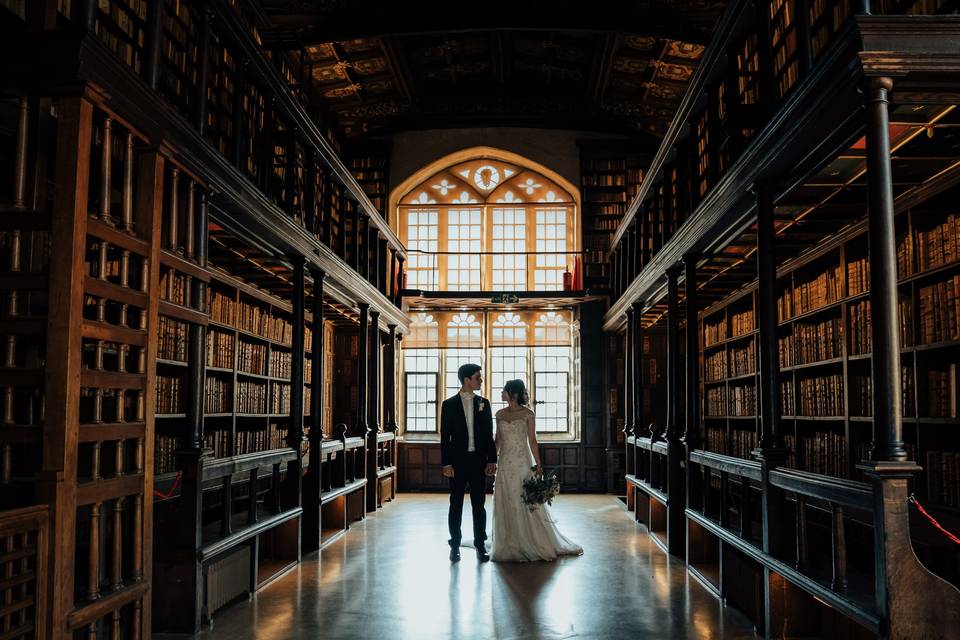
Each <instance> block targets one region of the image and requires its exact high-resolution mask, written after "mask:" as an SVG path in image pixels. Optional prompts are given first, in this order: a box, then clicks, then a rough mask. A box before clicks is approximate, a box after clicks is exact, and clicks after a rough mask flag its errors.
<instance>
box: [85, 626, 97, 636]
mask: <svg viewBox="0 0 960 640" xmlns="http://www.w3.org/2000/svg"><path fill="white" fill-rule="evenodd" d="M87 640H97V623H96V622H91V623H90V625H89V626H88V627H87Z"/></svg>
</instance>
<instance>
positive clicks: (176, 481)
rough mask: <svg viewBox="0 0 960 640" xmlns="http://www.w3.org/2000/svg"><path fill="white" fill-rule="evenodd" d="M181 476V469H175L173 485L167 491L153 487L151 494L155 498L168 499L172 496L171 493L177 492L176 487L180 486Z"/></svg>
mask: <svg viewBox="0 0 960 640" xmlns="http://www.w3.org/2000/svg"><path fill="white" fill-rule="evenodd" d="M182 478H183V471H177V476H176V477H175V478H174V479H173V486H171V487H170V491H168V492H167V493H162V492H160V491H157V490H156V489H154V490H153V496H154V497H155V498H160V499H161V500H169V499H170V498H172V497H173V494H175V493H176V492H177V489H179V488H180V480H181V479H182Z"/></svg>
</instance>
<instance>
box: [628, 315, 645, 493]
mask: <svg viewBox="0 0 960 640" xmlns="http://www.w3.org/2000/svg"><path fill="white" fill-rule="evenodd" d="M631 308H632V309H633V332H632V333H631V334H630V336H631V337H630V341H631V344H632V345H633V370H632V371H631V372H630V375H631V382H632V384H633V431H632V434H633V436H634V437H636V438H639V437H641V436H643V435H645V432H644V431H643V428H644V424H643V423H644V418H643V396H644V389H643V304H641V303H639V302H634V303H633V304H632V305H631ZM644 451H646V450H645V449H641V448H640V447H637V448H636V449H635V450H634V459H633V471H632V473H634V474H635V475H640V473H639V470H640V460H639V456H643V455H645V454H644Z"/></svg>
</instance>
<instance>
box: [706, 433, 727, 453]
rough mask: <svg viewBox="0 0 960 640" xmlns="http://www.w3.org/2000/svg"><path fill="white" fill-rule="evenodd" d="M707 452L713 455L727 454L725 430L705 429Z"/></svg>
mask: <svg viewBox="0 0 960 640" xmlns="http://www.w3.org/2000/svg"><path fill="white" fill-rule="evenodd" d="M706 445H707V450H708V451H713V452H714V453H722V454H724V455H726V453H727V431H726V429H707V442H706Z"/></svg>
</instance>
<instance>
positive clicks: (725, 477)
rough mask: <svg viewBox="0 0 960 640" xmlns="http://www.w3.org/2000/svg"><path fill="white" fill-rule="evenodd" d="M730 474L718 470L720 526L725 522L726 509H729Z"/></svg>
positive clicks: (724, 524)
mask: <svg viewBox="0 0 960 640" xmlns="http://www.w3.org/2000/svg"><path fill="white" fill-rule="evenodd" d="M729 491H730V476H729V474H728V473H727V472H726V471H721V472H720V518H719V522H720V526H721V527H724V526H726V524H727V516H728V513H727V512H728V511H729V510H730V496H729V495H728V493H729Z"/></svg>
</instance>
